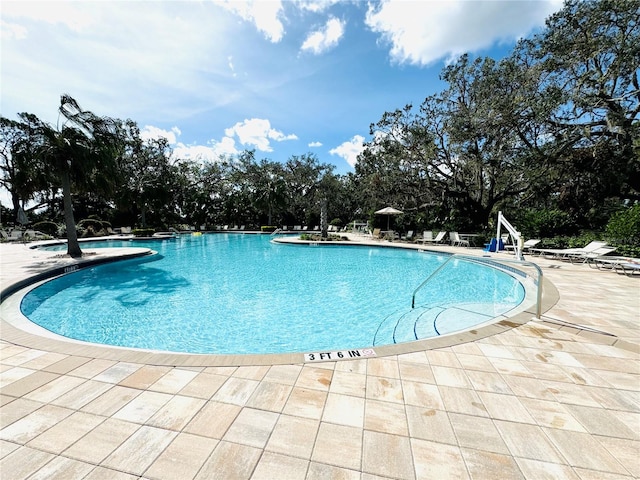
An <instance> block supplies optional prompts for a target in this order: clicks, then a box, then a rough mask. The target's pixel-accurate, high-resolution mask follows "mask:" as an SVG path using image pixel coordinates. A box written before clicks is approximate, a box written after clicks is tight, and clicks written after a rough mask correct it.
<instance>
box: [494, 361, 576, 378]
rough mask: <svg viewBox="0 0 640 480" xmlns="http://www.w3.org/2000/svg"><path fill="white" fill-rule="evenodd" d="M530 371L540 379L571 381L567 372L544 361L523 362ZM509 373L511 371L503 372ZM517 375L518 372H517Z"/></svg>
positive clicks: (529, 372)
mask: <svg viewBox="0 0 640 480" xmlns="http://www.w3.org/2000/svg"><path fill="white" fill-rule="evenodd" d="M522 364H523V365H524V366H525V368H526V370H527V371H528V373H527V374H525V375H529V376H533V377H534V378H537V379H538V380H543V381H549V382H571V378H570V377H569V376H568V375H567V373H566V372H565V371H564V370H563V369H562V368H561V367H559V366H557V365H549V364H548V363H544V362H522ZM503 373H506V374H509V372H503ZM515 375H517V373H516V374H515Z"/></svg>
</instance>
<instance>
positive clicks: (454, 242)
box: [449, 232, 469, 247]
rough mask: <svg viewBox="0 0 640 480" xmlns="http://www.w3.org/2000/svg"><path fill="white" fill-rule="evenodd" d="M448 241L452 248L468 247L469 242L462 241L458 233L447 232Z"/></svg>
mask: <svg viewBox="0 0 640 480" xmlns="http://www.w3.org/2000/svg"><path fill="white" fill-rule="evenodd" d="M449 240H450V241H451V246H453V247H468V246H469V240H462V239H461V238H460V235H459V234H458V232H449Z"/></svg>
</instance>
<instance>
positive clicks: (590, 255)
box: [560, 247, 616, 263]
mask: <svg viewBox="0 0 640 480" xmlns="http://www.w3.org/2000/svg"><path fill="white" fill-rule="evenodd" d="M615 250H616V248H615V247H602V248H597V249H595V250H594V251H592V252H586V253H569V254H567V255H565V256H563V257H560V259H561V260H569V261H570V262H571V263H574V262H580V263H585V262H587V261H589V260H590V259H596V258H601V257H605V256H606V255H608V254H610V253H613V252H615Z"/></svg>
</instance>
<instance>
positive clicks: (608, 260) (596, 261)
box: [586, 255, 640, 270]
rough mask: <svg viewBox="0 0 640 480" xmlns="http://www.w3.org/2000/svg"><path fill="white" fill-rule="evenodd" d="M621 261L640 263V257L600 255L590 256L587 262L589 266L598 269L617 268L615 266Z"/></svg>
mask: <svg viewBox="0 0 640 480" xmlns="http://www.w3.org/2000/svg"><path fill="white" fill-rule="evenodd" d="M621 263H637V264H640V258H633V257H619V256H618V257H616V256H613V255H607V256H606V257H602V256H599V257H594V258H588V259H587V261H586V264H587V265H589V267H591V268H597V269H598V270H615V266H616V265H619V264H621Z"/></svg>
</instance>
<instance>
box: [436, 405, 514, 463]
mask: <svg viewBox="0 0 640 480" xmlns="http://www.w3.org/2000/svg"><path fill="white" fill-rule="evenodd" d="M449 421H450V422H451V426H452V427H453V430H454V432H455V435H456V438H457V440H458V444H459V445H460V446H461V447H467V448H474V449H477V450H486V451H487V452H494V453H501V454H509V449H508V448H507V445H506V444H505V443H504V440H503V439H502V437H501V436H500V432H498V430H497V429H496V427H495V425H494V423H493V420H491V419H489V418H485V417H475V416H471V415H462V414H459V413H449Z"/></svg>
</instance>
